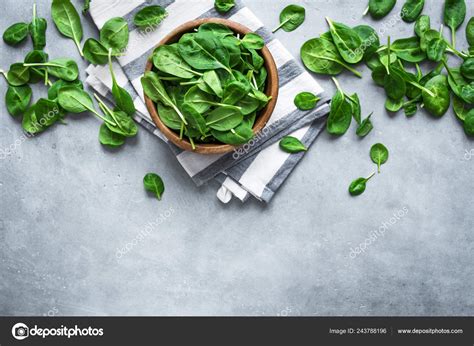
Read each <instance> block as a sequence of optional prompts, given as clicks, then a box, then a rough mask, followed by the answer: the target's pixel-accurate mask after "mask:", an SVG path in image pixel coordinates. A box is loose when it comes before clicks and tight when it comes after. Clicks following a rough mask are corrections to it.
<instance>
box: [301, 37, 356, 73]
mask: <svg viewBox="0 0 474 346" xmlns="http://www.w3.org/2000/svg"><path fill="white" fill-rule="evenodd" d="M301 59H302V60H303V63H304V65H305V66H306V67H307V68H308V69H309V70H311V71H313V72H316V73H321V74H328V75H337V74H339V73H341V72H342V71H343V70H344V68H346V69H347V70H349V71H351V72H352V73H354V74H355V75H356V76H357V77H359V78H361V77H362V75H361V74H360V72H358V71H356V70H354V69H353V68H352V67H350V66H349V65H347V64H346V63H345V62H344V61H343V59H342V57H341V56H340V55H339V52H338V50H337V48H336V46H335V45H334V44H333V43H332V42H331V41H328V40H325V39H321V38H313V39H311V40H309V41H306V42H305V43H304V44H303V46H302V47H301Z"/></svg>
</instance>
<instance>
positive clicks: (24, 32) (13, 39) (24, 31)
mask: <svg viewBox="0 0 474 346" xmlns="http://www.w3.org/2000/svg"><path fill="white" fill-rule="evenodd" d="M27 36H28V24H27V23H15V24H13V25H11V26H9V27H8V28H7V30H5V32H4V33H3V41H4V42H5V43H6V44H9V45H10V46H15V45H17V44H19V43H20V42H22V41H24V40H25V38H26V37H27Z"/></svg>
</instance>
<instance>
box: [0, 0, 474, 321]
mask: <svg viewBox="0 0 474 346" xmlns="http://www.w3.org/2000/svg"><path fill="white" fill-rule="evenodd" d="M37 2H38V13H39V14H40V15H41V16H44V17H46V18H47V19H48V20H50V19H51V18H50V10H49V3H50V1H47V0H39V1H37ZM292 2H293V1H292ZM19 3H20V2H19V1H18V0H3V1H1V2H0V12H1V13H2V16H1V19H0V29H1V31H2V32H3V30H4V29H5V28H6V27H7V26H9V25H10V24H11V23H13V22H17V21H28V20H29V18H30V13H31V7H32V3H33V1H26V0H25V1H23V0H22V1H21V6H19ZM75 3H76V4H79V1H75ZM275 3H276V2H275V1H270V0H265V1H261V0H259V1H250V0H249V1H248V5H249V6H250V7H251V8H252V9H254V10H255V11H256V13H258V14H260V15H262V14H264V15H265V16H264V17H262V20H263V21H264V22H265V24H267V25H268V26H270V27H274V26H276V24H277V18H278V13H279V11H280V9H281V8H283V7H284V6H285V5H286V4H287V3H290V2H289V1H281V2H278V5H276V4H275ZM435 4H436V5H435ZM304 5H305V6H306V8H307V19H306V22H305V23H304V25H303V26H302V27H301V28H299V29H298V30H297V31H295V32H293V33H285V32H283V31H280V32H278V33H277V35H278V37H279V38H280V39H281V41H282V42H283V43H284V44H285V45H286V46H287V47H288V48H289V49H290V50H291V52H292V53H293V54H295V55H298V53H299V47H300V46H301V45H302V44H303V42H305V40H307V39H309V38H312V37H315V36H317V35H318V34H320V33H322V32H323V31H325V30H326V24H325V22H324V16H326V15H328V16H330V17H331V18H333V19H334V20H337V21H343V22H345V23H348V24H349V25H355V24H359V23H373V21H372V20H371V19H370V18H368V17H366V18H362V17H361V13H362V12H363V10H364V8H365V6H366V1H351V0H339V1H329V0H328V1H305V2H304ZM401 5H402V2H401V1H399V4H398V5H397V7H396V9H395V10H393V12H392V13H391V15H394V14H396V13H397V12H398V11H399V10H400V7H401ZM441 7H442V5H441V1H435V2H433V3H431V5H430V6H427V8H426V9H425V13H430V14H432V16H433V17H432V26H433V27H434V28H438V27H439V24H440V22H441V19H442V17H441V12H442V10H441ZM473 11H474V9H473V8H472V5H470V8H469V9H468V16H469V17H470V16H472V15H473V14H474V13H473ZM385 23H387V20H382V21H379V22H377V23H375V25H376V26H377V27H378V28H381V27H382V26H383V25H384V24H385ZM83 24H84V29H85V36H86V37H90V36H97V32H96V30H95V29H94V28H93V26H92V24H91V23H90V22H89V21H88V20H86V19H83ZM387 25H388V27H390V24H389V23H387ZM412 27H413V26H412V25H408V24H405V23H403V22H396V23H395V25H394V27H393V28H390V29H388V32H391V33H392V35H393V38H397V37H408V36H410V35H412V30H413V29H412ZM445 34H446V36H447V37H448V31H447V30H445ZM47 35H48V44H47V47H46V49H47V51H48V53H49V54H50V57H51V58H56V57H63V56H69V57H73V58H75V59H77V60H78V61H80V59H79V56H78V54H77V51H76V49H75V46H74V43H73V42H72V41H71V40H68V39H65V38H62V37H60V36H59V34H58V32H57V30H56V28H55V27H54V25H53V23H52V22H51V21H49V28H48V32H47ZM385 39H386V37H384V38H383V40H384V41H385ZM458 41H459V45H460V46H462V47H463V48H464V46H465V44H466V42H465V38H464V25H463V27H462V28H461V29H460V30H459V33H458ZM0 44H1V49H2V53H1V56H0V66H1V67H2V68H4V69H7V68H8V66H9V64H10V63H13V62H16V61H20V60H21V59H22V58H23V57H24V55H25V54H26V52H27V51H29V50H30V48H31V43H30V42H28V43H26V44H24V45H22V46H21V47H20V48H16V49H15V48H11V47H8V46H6V45H5V44H4V43H3V42H1V43H0ZM451 60H452V62H456V59H454V58H451ZM80 66H81V67H82V69H81V70H82V71H83V70H84V68H85V67H86V63H84V62H83V61H82V62H80ZM360 69H361V70H363V72H364V78H363V79H362V80H359V79H357V78H355V77H353V76H352V75H350V74H348V73H345V74H344V75H341V76H340V77H339V80H340V82H341V84H342V85H343V87H344V89H345V90H347V91H348V92H355V91H357V92H359V95H360V97H361V100H362V107H363V113H364V116H365V115H366V114H368V113H369V112H370V111H374V116H373V122H374V126H375V129H374V131H373V132H372V133H371V134H370V135H369V136H368V137H367V138H365V139H364V140H359V139H358V138H357V137H356V135H355V129H354V127H352V128H351V130H350V131H349V132H348V134H346V135H345V136H343V137H341V138H331V137H330V136H329V135H327V134H323V135H321V137H320V138H319V139H318V140H317V142H316V144H315V145H314V146H313V147H312V148H311V150H310V151H309V152H308V154H307V155H306V157H305V158H304V160H303V161H302V162H301V164H300V165H299V166H298V167H297V168H296V170H295V171H294V172H293V174H292V175H291V177H290V179H289V180H288V181H287V183H286V184H285V185H284V186H283V187H282V189H281V190H280V191H279V193H278V194H277V196H276V197H275V199H274V200H273V201H272V203H271V204H270V205H267V206H264V205H261V204H259V203H257V202H255V201H250V202H249V203H246V204H241V203H240V202H237V201H234V202H232V203H231V204H229V205H222V204H221V203H220V202H219V201H217V199H216V197H215V193H216V189H217V185H216V184H210V185H208V186H204V187H202V188H196V187H195V186H194V185H193V183H192V182H191V180H190V179H189V178H188V177H187V176H186V173H185V172H184V171H183V170H182V169H181V167H180V166H179V164H178V163H177V162H176V160H175V159H174V157H173V156H172V155H171V153H170V152H169V151H168V149H167V148H166V146H165V145H164V144H163V143H162V142H160V140H159V139H157V138H155V137H154V136H152V135H151V134H149V133H148V132H146V131H145V130H141V131H140V133H139V135H138V137H137V138H136V139H134V140H131V141H129V142H128V144H127V145H126V146H125V147H123V148H122V149H119V150H108V149H104V148H103V147H102V146H101V145H100V144H99V142H98V140H97V133H98V130H99V121H98V120H97V119H95V118H93V117H92V116H91V115H87V114H84V115H72V116H69V117H68V119H67V123H68V124H67V125H65V126H64V125H57V126H54V127H53V128H51V129H49V130H48V131H46V132H45V133H43V134H41V135H40V136H38V137H37V138H33V139H28V140H26V141H24V142H23V143H21V144H20V145H17V146H16V147H15V149H14V152H13V154H12V155H9V156H8V157H7V158H6V159H3V160H1V161H0V203H1V204H0V277H1V280H0V314H2V315H42V314H50V315H54V314H57V315H98V314H100V315H129V314H130V315H183V314H184V315H472V314H473V313H474V297H473V289H472V287H473V284H474V278H473V277H474V273H473V266H472V264H473V228H474V227H473V219H474V215H473V211H472V202H473V198H472V193H473V190H474V179H473V172H474V157H473V158H472V159H470V160H469V156H467V155H465V154H466V151H467V152H469V151H470V150H471V149H474V142H473V141H471V140H469V139H467V138H466V136H465V135H464V134H463V131H462V128H461V126H460V125H459V123H458V122H457V121H456V119H455V118H454V116H453V114H452V112H451V111H449V113H448V114H446V116H444V117H443V118H442V119H439V120H436V119H433V118H431V117H430V116H429V115H427V114H426V113H424V112H420V113H418V114H417V115H416V116H415V117H414V118H412V119H406V118H405V116H404V115H403V114H402V113H400V114H398V115H389V114H387V113H386V112H385V110H384V107H383V103H384V92H383V90H382V89H381V88H378V87H376V86H375V85H374V84H373V83H372V81H371V78H370V73H369V71H368V70H367V69H366V68H365V67H363V66H360ZM82 77H83V78H84V77H85V76H84V73H83V72H82ZM315 77H316V78H318V80H319V81H320V82H321V83H322V84H323V85H324V87H325V88H326V89H327V90H328V92H329V93H332V92H333V90H334V86H333V85H332V83H331V81H330V80H329V79H328V78H325V77H321V76H315ZM0 85H1V90H2V95H3V94H4V91H5V82H4V81H3V80H2V81H1V82H0ZM34 94H35V97H39V95H42V94H43V95H44V94H45V89H44V88H42V87H41V86H39V85H38V86H35V89H34ZM0 110H1V115H2V117H1V121H0V148H2V149H4V148H6V147H9V146H10V145H11V144H12V143H14V142H15V140H17V139H21V136H22V131H21V126H20V124H19V122H18V121H17V120H15V119H12V118H11V117H10V116H9V115H8V114H7V112H6V109H5V104H4V100H3V96H2V97H1V100H0ZM376 142H383V143H384V144H386V146H387V147H388V148H389V149H390V159H389V161H388V162H387V164H386V165H384V166H383V168H382V173H381V174H380V175H377V176H375V177H374V178H373V179H372V180H371V181H370V183H369V184H368V188H367V191H366V193H365V194H364V195H362V196H360V197H358V198H351V197H350V196H349V195H348V193H347V187H348V185H349V183H350V182H351V181H352V180H353V179H355V178H357V177H359V176H366V175H368V174H370V173H371V172H372V171H373V170H374V169H375V167H374V165H373V164H372V163H371V161H370V159H369V155H368V153H369V149H370V146H371V145H372V144H374V143H376ZM473 153H474V151H473ZM151 171H153V172H157V173H159V174H160V175H161V176H162V177H163V179H164V181H165V183H166V192H165V195H164V198H163V201H161V202H158V201H156V200H155V199H154V198H152V197H151V196H149V195H147V194H146V192H145V191H144V189H143V187H142V178H143V176H144V174H145V173H147V172H151ZM404 208H405V209H404ZM165 213H167V214H165ZM160 214H162V215H164V220H163V219H160ZM394 214H395V215H397V214H398V216H397V217H398V219H397V218H396V217H394ZM166 215H168V216H166ZM150 222H155V224H154V225H151V226H150V225H149V223H150ZM150 227H151V228H150ZM384 230H385V235H384V236H383V237H382V236H380V235H379V236H374V235H373V234H374V233H373V232H375V231H377V233H378V234H380V232H381V231H384ZM140 232H142V233H141V234H142V236H139V234H140ZM143 234H145V235H143ZM371 234H372V237H371ZM137 237H138V238H137ZM375 237H377V238H375ZM134 239H137V244H136V245H134V246H133V247H132V248H131V250H130V251H129V252H128V253H124V254H122V255H118V254H117V248H122V247H124V246H125V245H126V244H127V243H128V242H132V241H133V240H134ZM366 239H370V240H368V241H367V244H369V243H370V244H369V245H368V246H367V248H366V250H365V253H361V254H360V255H357V256H355V255H352V257H354V256H355V258H351V248H356V247H357V246H358V244H360V243H363V242H364V241H365V240H366ZM120 256H121V258H120V259H118V257H120Z"/></svg>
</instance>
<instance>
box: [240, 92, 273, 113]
mask: <svg viewBox="0 0 474 346" xmlns="http://www.w3.org/2000/svg"><path fill="white" fill-rule="evenodd" d="M252 96H253V95H252ZM252 96H249V95H248V96H245V97H244V98H243V99H241V100H240V101H239V102H237V103H236V107H234V108H236V109H238V110H239V111H240V112H241V113H242V114H243V115H249V114H251V113H253V112H255V111H256V110H259V109H261V108H260V106H261V104H260V103H261V102H263V103H264V104H265V105H266V104H267V103H268V99H265V100H264V101H262V100H261V99H259V98H257V97H252ZM265 97H266V95H265Z"/></svg>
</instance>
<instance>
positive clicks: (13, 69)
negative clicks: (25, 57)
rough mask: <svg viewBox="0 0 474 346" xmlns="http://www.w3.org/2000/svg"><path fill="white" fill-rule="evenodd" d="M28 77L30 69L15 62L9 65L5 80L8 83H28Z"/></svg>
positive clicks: (18, 84)
mask: <svg viewBox="0 0 474 346" xmlns="http://www.w3.org/2000/svg"><path fill="white" fill-rule="evenodd" d="M29 79H30V69H29V68H28V67H26V66H24V64H22V63H15V64H12V65H11V66H10V70H9V71H8V73H7V80H8V83H9V84H10V85H13V86H20V85H24V84H26V83H28V80H29Z"/></svg>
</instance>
